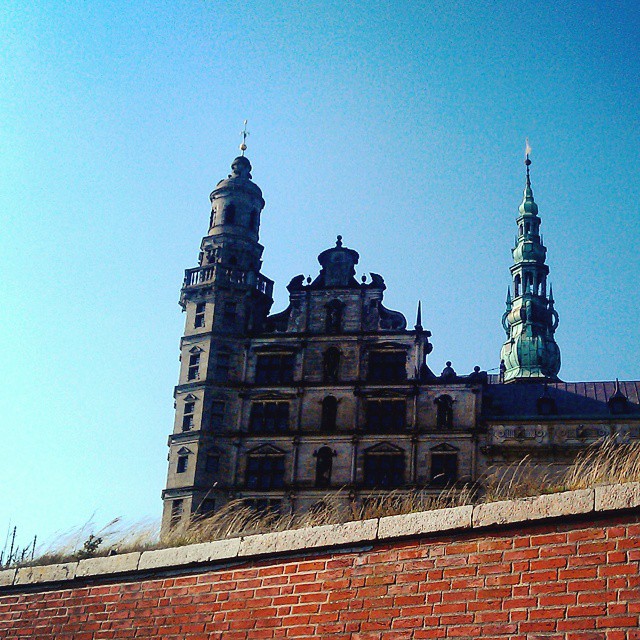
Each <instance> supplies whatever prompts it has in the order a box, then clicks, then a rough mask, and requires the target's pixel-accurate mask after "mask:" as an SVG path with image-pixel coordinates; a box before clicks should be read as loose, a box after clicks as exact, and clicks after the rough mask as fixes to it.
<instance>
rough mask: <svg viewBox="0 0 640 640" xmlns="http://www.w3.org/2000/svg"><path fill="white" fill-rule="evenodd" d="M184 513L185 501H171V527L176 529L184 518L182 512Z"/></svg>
mask: <svg viewBox="0 0 640 640" xmlns="http://www.w3.org/2000/svg"><path fill="white" fill-rule="evenodd" d="M183 511H184V500H182V499H180V500H172V501H171V521H170V526H172V527H175V526H176V525H177V524H178V522H180V519H181V518H182V512H183Z"/></svg>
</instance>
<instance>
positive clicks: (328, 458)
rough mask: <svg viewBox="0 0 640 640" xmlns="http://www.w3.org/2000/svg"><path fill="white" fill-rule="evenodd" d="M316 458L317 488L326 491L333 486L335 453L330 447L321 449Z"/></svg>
mask: <svg viewBox="0 0 640 640" xmlns="http://www.w3.org/2000/svg"><path fill="white" fill-rule="evenodd" d="M315 456H316V487H318V488H320V489H326V488H327V487H330V486H331V470H332V467H333V451H332V450H331V449H330V448H329V447H326V446H325V447H320V449H318V452H317V453H316V454H315Z"/></svg>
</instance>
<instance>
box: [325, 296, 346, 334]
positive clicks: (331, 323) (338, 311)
mask: <svg viewBox="0 0 640 640" xmlns="http://www.w3.org/2000/svg"><path fill="white" fill-rule="evenodd" d="M342 307H343V304H342V302H340V300H332V301H331V302H330V303H329V304H328V305H327V316H326V330H327V333H340V331H341V330H342Z"/></svg>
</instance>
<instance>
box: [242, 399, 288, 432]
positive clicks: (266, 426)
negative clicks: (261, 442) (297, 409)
mask: <svg viewBox="0 0 640 640" xmlns="http://www.w3.org/2000/svg"><path fill="white" fill-rule="evenodd" d="M288 430H289V403H288V402H283V401H279V400H275V401H274V400H266V401H260V402H254V403H252V405H251V413H250V415H249V431H251V433H285V432H287V431H288Z"/></svg>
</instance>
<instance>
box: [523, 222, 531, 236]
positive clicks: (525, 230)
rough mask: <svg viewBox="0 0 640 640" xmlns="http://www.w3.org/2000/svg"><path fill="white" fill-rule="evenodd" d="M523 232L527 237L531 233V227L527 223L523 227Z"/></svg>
mask: <svg viewBox="0 0 640 640" xmlns="http://www.w3.org/2000/svg"><path fill="white" fill-rule="evenodd" d="M524 232H525V233H526V234H527V235H529V234H530V233H531V225H530V224H529V223H528V222H527V223H526V224H525V225H524Z"/></svg>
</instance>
